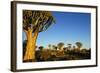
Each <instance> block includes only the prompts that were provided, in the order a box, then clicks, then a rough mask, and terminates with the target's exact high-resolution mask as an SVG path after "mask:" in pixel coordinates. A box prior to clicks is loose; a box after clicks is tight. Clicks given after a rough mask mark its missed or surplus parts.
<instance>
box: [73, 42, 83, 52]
mask: <svg viewBox="0 0 100 73" xmlns="http://www.w3.org/2000/svg"><path fill="white" fill-rule="evenodd" d="M75 44H76V45H77V47H78V48H77V49H78V50H79V51H80V48H81V47H82V45H83V44H82V43H81V42H76V43H75Z"/></svg>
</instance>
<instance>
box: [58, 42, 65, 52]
mask: <svg viewBox="0 0 100 73" xmlns="http://www.w3.org/2000/svg"><path fill="white" fill-rule="evenodd" d="M57 46H58V49H59V50H63V46H64V43H63V42H60V43H58V45H57Z"/></svg>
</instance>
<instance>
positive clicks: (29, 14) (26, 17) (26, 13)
mask: <svg viewBox="0 0 100 73" xmlns="http://www.w3.org/2000/svg"><path fill="white" fill-rule="evenodd" d="M53 22H55V20H54V17H53V16H52V13H51V12H50V11H32V10H23V29H24V30H28V28H31V29H32V31H33V32H34V31H35V30H36V29H38V31H39V32H41V31H45V30H46V29H47V28H48V27H49V26H50V25H51V24H52V23H53Z"/></svg>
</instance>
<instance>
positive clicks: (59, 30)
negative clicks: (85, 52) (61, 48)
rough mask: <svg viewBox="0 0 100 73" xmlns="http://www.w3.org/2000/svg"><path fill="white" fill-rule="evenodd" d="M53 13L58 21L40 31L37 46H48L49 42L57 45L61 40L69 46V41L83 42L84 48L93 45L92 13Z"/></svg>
mask: <svg viewBox="0 0 100 73" xmlns="http://www.w3.org/2000/svg"><path fill="white" fill-rule="evenodd" d="M52 14H53V16H54V18H55V20H56V23H55V24H52V25H51V26H50V27H49V28H48V29H47V30H46V31H43V32H40V33H39V35H38V39H37V46H41V45H42V46H44V47H47V46H48V44H52V45H56V44H58V43H59V42H64V43H65V46H67V44H69V43H70V44H72V45H75V42H82V43H83V48H90V47H91V45H90V42H91V38H90V37H91V14H90V13H75V12H52ZM24 39H25V34H24V33H23V40H24Z"/></svg>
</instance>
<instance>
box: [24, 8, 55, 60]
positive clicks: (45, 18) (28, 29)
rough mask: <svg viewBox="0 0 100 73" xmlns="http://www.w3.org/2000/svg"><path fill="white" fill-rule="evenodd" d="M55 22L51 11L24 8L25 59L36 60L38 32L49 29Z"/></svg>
mask: <svg viewBox="0 0 100 73" xmlns="http://www.w3.org/2000/svg"><path fill="white" fill-rule="evenodd" d="M53 22H55V21H54V18H53V16H52V13H51V12H49V11H32V10H23V31H24V32H25V34H26V40H27V45H26V52H25V55H24V59H23V60H24V61H34V60H35V46H36V40H37V37H38V33H39V32H42V31H45V30H46V29H48V27H49V26H50V25H51V24H52V23H53Z"/></svg>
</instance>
